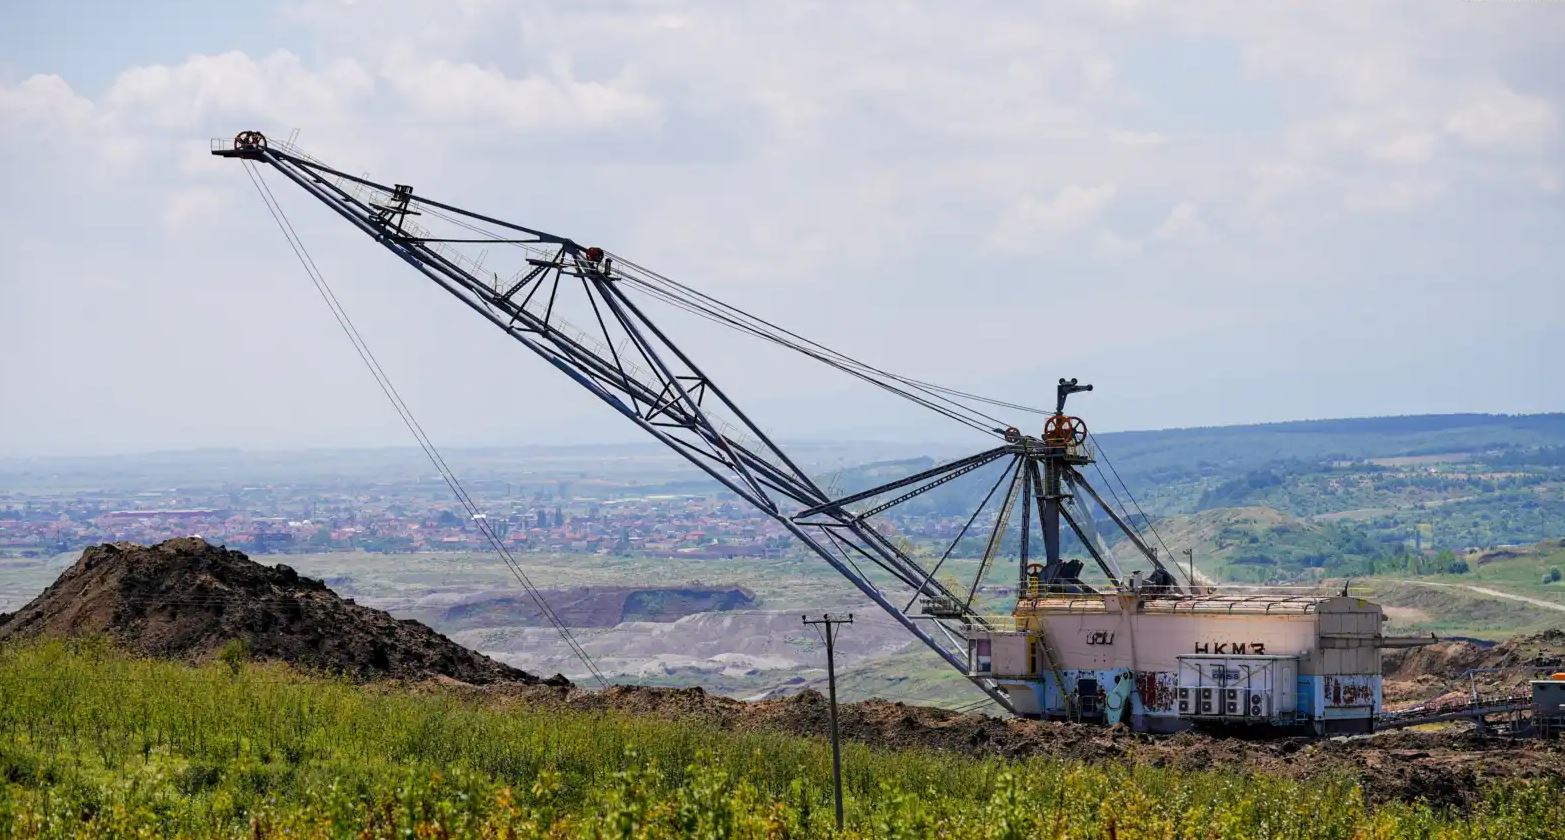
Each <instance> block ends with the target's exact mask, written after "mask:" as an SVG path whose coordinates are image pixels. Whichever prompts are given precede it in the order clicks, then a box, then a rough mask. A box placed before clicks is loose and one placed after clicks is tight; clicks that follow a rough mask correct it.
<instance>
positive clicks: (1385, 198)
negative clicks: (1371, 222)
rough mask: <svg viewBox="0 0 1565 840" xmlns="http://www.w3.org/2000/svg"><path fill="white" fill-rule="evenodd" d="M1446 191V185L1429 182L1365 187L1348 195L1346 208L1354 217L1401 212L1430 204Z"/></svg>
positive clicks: (1344, 201) (1360, 187)
mask: <svg viewBox="0 0 1565 840" xmlns="http://www.w3.org/2000/svg"><path fill="white" fill-rule="evenodd" d="M1445 191H1446V187H1445V185H1444V184H1440V183H1435V182H1428V181H1392V182H1388V183H1373V184H1365V185H1362V186H1359V187H1355V188H1353V189H1352V190H1349V191H1348V193H1347V195H1346V196H1345V197H1344V199H1343V208H1344V209H1346V210H1349V211H1352V212H1355V213H1392V212H1400V211H1404V210H1409V209H1411V208H1414V207H1417V206H1419V205H1422V204H1427V203H1428V202H1430V201H1433V200H1434V199H1436V198H1438V197H1439V196H1441V195H1442V194H1444V193H1445Z"/></svg>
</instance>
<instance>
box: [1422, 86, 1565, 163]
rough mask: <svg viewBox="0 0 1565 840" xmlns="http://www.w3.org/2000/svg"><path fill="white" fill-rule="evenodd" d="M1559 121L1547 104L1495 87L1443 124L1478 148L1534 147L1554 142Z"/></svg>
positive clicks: (1460, 108) (1464, 106) (1473, 99)
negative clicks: (1550, 141) (1549, 141)
mask: <svg viewBox="0 0 1565 840" xmlns="http://www.w3.org/2000/svg"><path fill="white" fill-rule="evenodd" d="M1558 123H1559V120H1558V118H1557V117H1556V116H1555V112H1554V107H1553V106H1552V105H1550V104H1549V103H1548V102H1547V101H1546V100H1543V99H1540V98H1538V97H1536V96H1527V95H1524V94H1520V93H1517V92H1515V91H1513V90H1510V89H1507V88H1503V87H1496V88H1493V89H1491V90H1487V91H1484V92H1483V93H1481V94H1477V95H1474V96H1472V97H1470V98H1469V99H1468V100H1467V101H1466V102H1464V103H1463V104H1462V105H1461V106H1459V107H1458V108H1457V109H1456V110H1455V111H1453V112H1452V113H1451V115H1450V116H1449V117H1447V118H1446V120H1445V130H1446V131H1448V132H1450V133H1451V135H1452V136H1454V137H1456V138H1457V139H1459V140H1461V141H1463V142H1465V143H1467V144H1469V145H1472V146H1479V147H1492V146H1518V147H1523V148H1526V147H1536V146H1539V145H1541V144H1543V143H1544V142H1546V141H1548V140H1551V139H1553V138H1554V136H1555V133H1556V132H1557V130H1558V127H1559V126H1558Z"/></svg>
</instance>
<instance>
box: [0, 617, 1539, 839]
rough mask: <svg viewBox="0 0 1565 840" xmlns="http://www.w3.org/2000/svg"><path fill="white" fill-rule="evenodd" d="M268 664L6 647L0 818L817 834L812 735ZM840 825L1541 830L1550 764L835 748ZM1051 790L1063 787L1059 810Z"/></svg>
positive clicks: (1158, 832)
mask: <svg viewBox="0 0 1565 840" xmlns="http://www.w3.org/2000/svg"><path fill="white" fill-rule="evenodd" d="M497 702H498V701H494V700H491V701H488V705H486V704H485V703H484V702H482V701H479V700H476V699H472V698H468V699H463V698H460V697H457V696H455V695H452V694H445V693H432V694H411V693H403V692H401V691H398V690H395V689H387V688H373V687H371V688H366V687H356V686H352V685H349V684H346V683H342V682H335V681H329V680H323V679H318V678H309V677H303V676H299V675H296V674H294V673H291V672H289V671H287V670H286V669H283V668H279V667H272V666H257V665H242V666H241V667H240V668H239V669H238V670H237V672H233V671H231V670H230V669H229V667H228V666H227V665H225V664H222V663H217V664H214V665H212V666H209V667H204V668H191V667H187V666H183V665H177V664H169V663H162V662H153V661H147V660H137V659H130V658H126V657H124V656H121V655H119V654H116V653H114V652H112V651H110V650H109V649H107V648H106V647H104V646H102V645H97V644H92V643H81V644H74V645H66V644H62V643H58V642H50V643H43V644H38V645H33V646H27V647H21V648H11V649H7V650H5V651H3V652H0V837H64V836H72V837H126V836H234V837H237V836H249V837H279V836H297V837H348V836H363V837H392V836H397V837H447V836H488V837H666V836H700V837H714V838H715V837H778V838H782V837H809V836H826V835H829V834H830V833H831V832H830V829H829V826H830V810H831V809H830V798H829V797H830V793H829V791H830V787H829V783H828V768H829V757H828V751H827V749H826V748H825V746H824V744H823V743H822V742H820V741H816V740H813V739H800V738H790V737H785V736H781V735H769V734H763V733H724V732H715V731H710V730H703V729H701V728H699V727H692V726H689V725H680V724H673V723H664V722H658V721H652V720H646V719H634V718H629V717H622V716H616V715H606V714H599V715H587V714H560V713H539V712H534V711H529V710H527V709H525V708H520V707H515V706H511V707H509V708H501V707H497V706H496V703H497ZM846 764H847V779H846V782H847V792H848V793H847V795H848V812H849V814H850V825H849V829H848V831H847V833H846V834H845V835H844V836H849V837H871V836H873V837H928V836H954V837H1007V838H1010V837H1018V838H1019V837H1032V836H1059V837H1066V836H1069V837H1089V836H1090V837H1116V838H1135V837H1160V838H1161V837H1201V838H1208V837H1291V838H1311V837H1333V838H1350V837H1377V838H1397V837H1420V838H1491V837H1492V838H1499V837H1507V838H1509V837H1541V836H1545V835H1546V834H1547V830H1548V829H1549V827H1551V826H1557V825H1560V824H1561V821H1562V820H1565V797H1562V796H1561V794H1562V792H1565V791H1562V789H1561V787H1560V784H1559V782H1558V780H1553V781H1537V782H1524V783H1520V784H1513V785H1509V786H1506V787H1503V788H1501V787H1495V788H1493V789H1491V790H1490V791H1489V792H1488V794H1487V797H1486V799H1485V800H1484V801H1483V802H1482V803H1481V804H1480V805H1479V806H1478V807H1477V808H1476V809H1475V810H1474V811H1473V812H1472V813H1471V814H1467V815H1458V814H1453V813H1444V812H1438V811H1435V810H1433V809H1431V808H1429V807H1427V806H1424V805H1421V804H1390V805H1382V806H1372V805H1370V804H1369V803H1367V802H1366V801H1365V799H1364V797H1363V796H1362V794H1361V793H1360V792H1359V791H1358V790H1357V789H1356V788H1355V787H1353V786H1352V785H1351V784H1349V783H1347V782H1345V781H1341V780H1326V781H1323V782H1320V783H1317V784H1311V785H1303V784H1299V783H1294V782H1286V781H1280V780H1273V779H1265V778H1254V777H1243V776H1238V775H1229V774H1224V773H1217V772H1183V771H1175V770H1170V769H1158V768H1151V767H1144V766H1131V765H1103V766H1088V765H1083V764H1072V763H1060V762H1046V761H1032V762H1004V761H999V760H991V761H979V760H974V759H968V758H962V757H956V756H950V755H945V754H936V753H913V752H908V753H887V752H880V751H875V750H871V749H866V748H863V747H860V746H856V745H850V746H849V747H848V749H847V751H846ZM1064 803H1071V804H1070V806H1069V807H1063V804H1064Z"/></svg>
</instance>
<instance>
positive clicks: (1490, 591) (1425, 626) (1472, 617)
mask: <svg viewBox="0 0 1565 840" xmlns="http://www.w3.org/2000/svg"><path fill="white" fill-rule="evenodd" d="M1463 560H1464V561H1465V565H1466V568H1467V569H1469V571H1467V572H1466V573H1464V574H1434V575H1421V576H1417V577H1409V576H1400V575H1399V576H1381V577H1371V578H1360V579H1357V580H1356V581H1355V584H1356V585H1357V586H1360V587H1362V588H1363V589H1364V591H1365V592H1366V593H1367V594H1369V595H1370V596H1371V597H1373V598H1375V599H1376V600H1377V601H1379V602H1380V603H1382V604H1384V605H1385V606H1386V609H1387V614H1388V616H1389V617H1390V618H1391V621H1392V624H1391V630H1392V632H1395V633H1414V632H1417V633H1436V634H1439V635H1443V636H1444V635H1452V636H1471V637H1474V638H1480V639H1492V640H1495V641H1499V640H1502V639H1505V638H1508V637H1510V636H1514V635H1518V634H1523V633H1537V632H1540V631H1543V630H1547V629H1549V628H1552V627H1559V626H1561V625H1565V611H1562V610H1560V609H1555V608H1550V607H1549V606H1547V605H1548V604H1558V605H1559V606H1561V607H1565V581H1550V580H1546V579H1545V576H1546V575H1547V573H1548V572H1549V570H1551V569H1555V568H1559V569H1565V544H1562V543H1561V541H1559V540H1550V541H1548V542H1544V543H1539V544H1537V545H1530V546H1518V547H1512V548H1503V549H1490V550H1488V551H1484V552H1476V553H1473V554H1469V555H1467V556H1466V557H1465V558H1463ZM1506 595H1510V596H1515V597H1513V598H1507V597H1504V596H1506ZM1516 598H1523V599H1531V601H1533V602H1542V603H1532V602H1529V601H1524V600H1516Z"/></svg>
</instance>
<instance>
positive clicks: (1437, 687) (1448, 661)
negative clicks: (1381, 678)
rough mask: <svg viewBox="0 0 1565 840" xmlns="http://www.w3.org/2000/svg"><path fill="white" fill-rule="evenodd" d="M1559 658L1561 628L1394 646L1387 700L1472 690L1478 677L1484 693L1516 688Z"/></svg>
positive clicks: (1562, 657)
mask: <svg viewBox="0 0 1565 840" xmlns="http://www.w3.org/2000/svg"><path fill="white" fill-rule="evenodd" d="M1560 663H1565V630H1562V629H1557V628H1551V629H1549V630H1545V631H1543V632H1542V633H1536V634H1533V635H1530V636H1516V637H1514V638H1511V639H1507V640H1505V641H1503V642H1500V643H1499V644H1496V645H1483V644H1479V643H1476V642H1471V641H1465V640H1452V641H1444V642H1436V643H1435V644H1432V645H1426V646H1424V647H1418V648H1407V649H1404V650H1398V651H1391V652H1388V653H1387V654H1386V657H1385V661H1384V670H1383V671H1382V673H1384V675H1385V697H1386V702H1387V703H1389V704H1397V703H1401V702H1412V701H1429V700H1436V699H1444V698H1446V697H1447V696H1448V695H1456V694H1469V693H1471V691H1472V689H1473V683H1474V681H1476V683H1477V687H1478V691H1479V692H1480V693H1481V694H1484V695H1489V696H1493V695H1496V694H1506V695H1509V694H1514V693H1517V692H1520V691H1523V690H1525V689H1526V687H1527V682H1528V680H1531V679H1533V678H1534V675H1535V673H1536V672H1537V670H1538V669H1540V668H1548V667H1551V666H1554V665H1558V664H1560Z"/></svg>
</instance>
